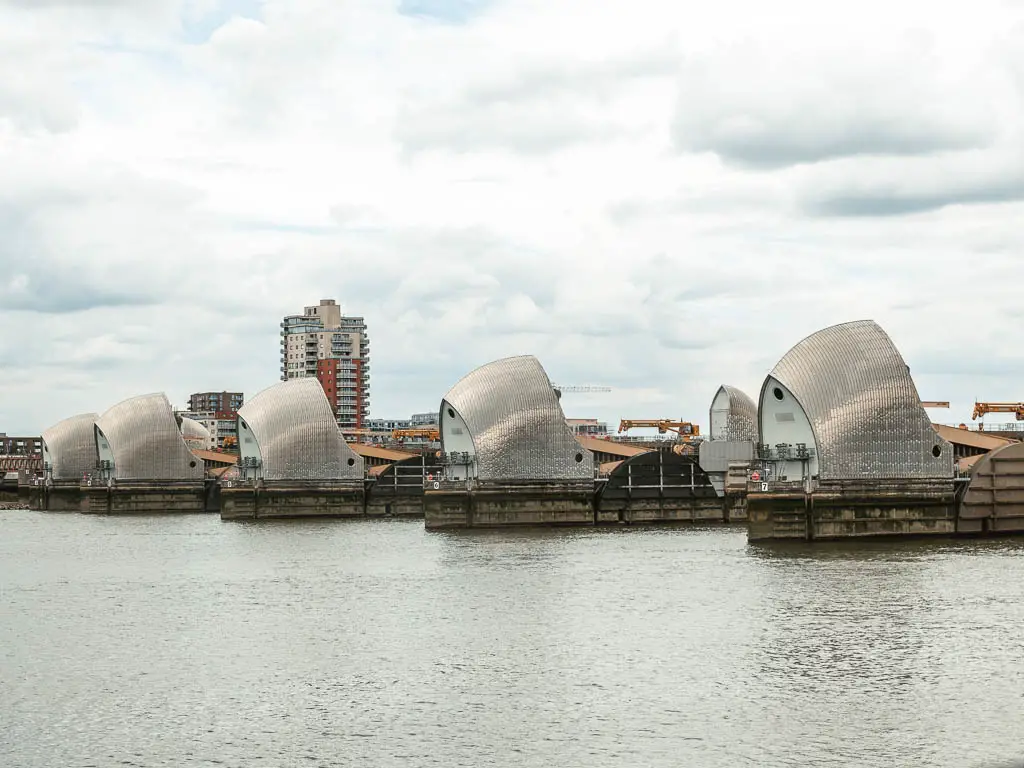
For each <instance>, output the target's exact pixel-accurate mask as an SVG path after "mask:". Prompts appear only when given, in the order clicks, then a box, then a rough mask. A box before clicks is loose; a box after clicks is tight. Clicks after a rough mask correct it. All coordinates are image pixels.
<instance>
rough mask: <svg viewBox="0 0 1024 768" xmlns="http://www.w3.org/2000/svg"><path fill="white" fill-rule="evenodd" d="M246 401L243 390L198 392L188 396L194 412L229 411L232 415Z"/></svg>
mask: <svg viewBox="0 0 1024 768" xmlns="http://www.w3.org/2000/svg"><path fill="white" fill-rule="evenodd" d="M244 402H245V397H244V396H243V395H242V393H241V392H196V393H193V394H192V395H191V396H189V398H188V409H189V410H190V411H192V412H193V413H229V414H231V415H232V416H234V415H235V414H237V413H238V409H239V408H241V407H242V405H243V403H244Z"/></svg>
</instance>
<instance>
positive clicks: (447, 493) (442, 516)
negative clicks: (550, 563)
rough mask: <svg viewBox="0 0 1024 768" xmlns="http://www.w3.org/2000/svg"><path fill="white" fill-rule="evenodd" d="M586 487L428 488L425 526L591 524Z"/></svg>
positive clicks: (590, 495)
mask: <svg viewBox="0 0 1024 768" xmlns="http://www.w3.org/2000/svg"><path fill="white" fill-rule="evenodd" d="M593 498H594V494H593V491H592V490H591V489H590V488H589V487H574V486H564V485H553V486H545V485H537V486H512V487H487V488H478V489H475V490H472V491H467V490H437V491H435V490H428V491H427V493H426V494H425V496H424V499H423V508H424V520H425V525H426V527H427V528H430V529H437V528H491V527H500V526H515V525H593V524H594V501H593Z"/></svg>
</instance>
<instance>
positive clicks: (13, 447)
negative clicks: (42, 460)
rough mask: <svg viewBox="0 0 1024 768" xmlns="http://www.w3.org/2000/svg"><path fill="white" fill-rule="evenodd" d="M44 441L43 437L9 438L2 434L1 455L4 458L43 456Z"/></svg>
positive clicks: (0, 436)
mask: <svg viewBox="0 0 1024 768" xmlns="http://www.w3.org/2000/svg"><path fill="white" fill-rule="evenodd" d="M42 454H43V439H42V438H41V437H8V436H7V433H6V432H0V455H2V456H42Z"/></svg>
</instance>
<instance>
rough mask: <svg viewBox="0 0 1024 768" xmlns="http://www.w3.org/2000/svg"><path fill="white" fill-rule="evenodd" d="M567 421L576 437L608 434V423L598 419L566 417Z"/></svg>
mask: <svg viewBox="0 0 1024 768" xmlns="http://www.w3.org/2000/svg"><path fill="white" fill-rule="evenodd" d="M565 423H566V424H568V425H569V429H571V430H572V433H573V434H574V435H576V437H604V436H606V435H607V434H608V425H607V424H606V423H605V422H603V421H598V420H597V419H566V420H565Z"/></svg>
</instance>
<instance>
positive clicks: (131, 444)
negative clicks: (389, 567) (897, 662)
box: [19, 320, 1024, 541]
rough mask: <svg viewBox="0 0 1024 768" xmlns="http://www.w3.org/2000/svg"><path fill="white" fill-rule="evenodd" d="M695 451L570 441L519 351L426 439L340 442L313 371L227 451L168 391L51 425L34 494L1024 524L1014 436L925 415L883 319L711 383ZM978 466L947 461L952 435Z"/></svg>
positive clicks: (255, 511)
mask: <svg viewBox="0 0 1024 768" xmlns="http://www.w3.org/2000/svg"><path fill="white" fill-rule="evenodd" d="M709 421H710V432H709V434H708V435H707V436H706V439H704V440H701V441H700V442H699V443H695V444H693V445H690V446H680V445H671V446H662V447H651V446H647V447H637V446H628V445H623V444H620V443H615V442H613V441H610V440H602V439H596V438H588V437H582V436H578V435H574V434H573V432H572V431H571V429H570V428H569V426H568V424H567V422H566V417H565V414H564V412H563V410H562V407H561V402H560V392H559V391H558V389H557V387H556V386H555V385H553V384H552V382H551V380H550V378H549V377H548V374H547V373H546V371H545V370H544V367H543V366H542V364H541V363H540V361H539V360H538V359H537V358H535V357H533V356H530V355H522V356H518V357H510V358H505V359H501V360H495V361H493V362H490V363H487V364H485V365H482V366H481V367H479V368H477V369H476V370H474V371H471V372H470V373H468V374H467V375H466V376H464V377H463V378H462V379H461V380H459V381H458V382H456V383H455V384H453V385H452V387H451V388H450V390H449V391H448V392H447V393H446V394H444V396H443V397H441V398H440V402H439V405H438V410H437V432H438V435H439V440H440V445H441V449H440V451H437V452H425V453H424V452H421V453H420V454H417V455H414V454H405V453H401V452H396V451H390V452H388V451H377V452H376V453H374V449H372V448H369V447H367V446H361V445H359V444H349V443H348V442H346V440H345V437H344V434H343V433H342V432H341V431H340V430H339V428H338V425H337V423H336V419H335V414H334V413H333V411H332V409H331V406H330V403H329V401H328V399H327V397H326V395H325V392H324V389H323V387H321V385H320V383H319V382H318V381H316V380H315V379H292V380H289V381H284V382H281V383H279V384H276V385H274V386H271V387H270V388H268V389H266V390H264V391H263V392H261V393H259V394H258V395H256V396H255V397H254V398H252V399H251V400H250V401H249V402H247V403H246V404H245V405H243V406H242V407H241V409H240V410H239V411H238V414H237V434H238V453H237V456H234V455H230V456H229V455H227V454H213V455H210V452H203V451H197V450H194V449H193V447H192V445H194V440H195V439H196V438H202V437H203V432H204V429H205V428H204V427H203V426H202V425H201V424H198V423H196V422H195V421H192V420H191V419H188V418H181V417H176V415H175V413H174V411H173V409H172V407H171V405H170V403H169V401H168V399H167V397H166V396H165V395H163V394H161V393H157V394H149V395H142V396H139V397H135V398H132V399H129V400H126V401H124V402H122V403H118V404H117V405H114V406H113V407H111V408H110V409H108V410H107V411H106V412H105V413H103V414H102V415H98V414H96V413H86V414H80V415H76V416H71V417H69V418H67V419H65V420H63V421H61V422H59V423H58V424H56V425H54V426H52V427H50V428H49V429H47V430H45V431H44V432H43V437H42V440H43V471H42V472H41V473H40V474H39V475H38V476H36V477H28V476H26V475H25V474H24V473H23V474H22V476H21V480H20V484H19V487H20V489H21V492H22V494H23V495H27V496H28V497H29V504H30V506H31V507H33V508H35V509H40V510H52V511H80V512H85V513H92V514H113V515H117V514H133V513H154V512H159V513H204V512H214V513H218V514H220V516H221V518H222V519H224V520H244V519H263V518H291V517H296V518H299V517H350V518H365V517H371V518H372V517H392V516H406V517H422V518H423V519H424V524H425V526H426V527H427V528H430V529H445V528H488V527H502V526H521V525H542V526H595V525H631V524H641V523H643V524H648V523H675V524H710V523H722V524H741V525H745V526H747V531H748V537H749V539H750V540H751V541H760V540H774V539H795V540H809V541H813V540H825V539H843V538H851V537H871V536H957V535H971V536H977V535H986V534H1004V533H1018V532H1022V531H1024V470H1022V468H1024V445H1022V444H1021V443H1018V442H1015V441H1005V444H999V446H1000V447H998V448H997V449H996V450H991V446H990V447H989V449H985V450H983V449H982V448H981V447H979V446H971V445H970V444H969V442H968V443H964V440H966V434H965V435H964V436H961V435H960V434H957V431H956V430H949V429H948V428H940V427H937V426H936V425H933V424H932V422H931V420H930V418H929V416H928V414H927V412H926V410H925V407H924V405H923V403H922V401H921V400H920V397H919V395H918V391H917V388H916V385H915V384H914V381H913V379H912V377H911V374H910V368H909V367H908V365H907V363H906V362H905V361H904V359H903V357H902V356H901V354H900V352H899V350H898V349H897V347H896V345H895V344H894V343H893V341H892V340H891V339H890V337H889V336H888V335H887V334H886V333H885V331H884V330H883V329H882V328H881V327H880V326H879V325H878V324H876V323H875V322H873V321H870V320H863V321H856V322H850V323H844V324H840V325H836V326H833V327H830V328H825V329H823V330H821V331H818V332H817V333H814V334H812V335H811V336H809V337H807V338H806V339H803V340H802V341H800V342H799V343H797V344H796V345H795V346H794V347H793V348H792V349H790V350H789V351H788V352H786V353H785V354H784V355H783V356H782V357H781V358H780V359H779V362H778V363H777V364H776V365H775V367H774V368H773V369H772V370H771V372H770V373H769V374H768V375H767V376H766V378H765V379H764V382H763V384H762V386H761V390H760V392H759V394H758V397H757V399H756V400H755V399H754V398H751V397H750V396H749V395H747V394H746V393H744V392H743V391H741V390H740V389H738V388H736V387H734V386H730V385H721V386H719V387H718V388H717V389H715V390H714V393H713V396H712V398H711V402H710V407H709ZM965 445H966V446H967V447H968V448H971V450H972V454H974V455H975V457H976V458H980V459H981V460H976V461H974V462H973V463H972V464H971V465H970V466H969V467H964V466H961V465H960V464H958V463H957V461H956V459H957V453H958V451H960V450H961V448H963V447H964V446H965Z"/></svg>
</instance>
